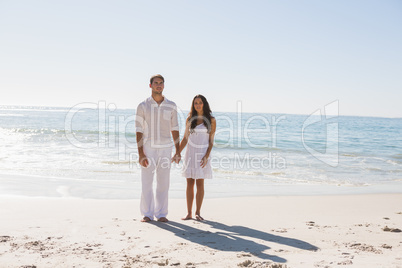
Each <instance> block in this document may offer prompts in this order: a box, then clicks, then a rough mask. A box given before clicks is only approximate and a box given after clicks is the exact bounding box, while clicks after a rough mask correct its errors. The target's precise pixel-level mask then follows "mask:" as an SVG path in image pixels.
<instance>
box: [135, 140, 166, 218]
mask: <svg viewBox="0 0 402 268" xmlns="http://www.w3.org/2000/svg"><path fill="white" fill-rule="evenodd" d="M144 153H145V156H146V157H147V159H148V166H147V167H146V168H145V167H143V166H141V181H142V192H141V202H140V209H141V214H142V215H143V217H148V218H150V219H151V220H153V218H154V216H155V217H156V218H157V219H159V218H161V217H166V216H167V214H168V192H169V185H170V166H171V157H172V156H171V155H172V148H171V147H170V148H163V149H154V148H151V146H150V145H147V144H145V145H144ZM154 174H156V192H155V198H154V192H153V181H154Z"/></svg>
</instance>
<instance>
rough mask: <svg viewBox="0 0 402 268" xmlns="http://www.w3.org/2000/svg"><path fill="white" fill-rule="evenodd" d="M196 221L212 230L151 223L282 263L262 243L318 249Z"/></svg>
mask: <svg viewBox="0 0 402 268" xmlns="http://www.w3.org/2000/svg"><path fill="white" fill-rule="evenodd" d="M200 224H207V225H210V226H211V227H212V228H213V230H216V232H211V231H203V230H200V229H197V228H194V227H191V226H188V225H185V224H182V223H179V222H174V221H169V222H167V223H160V222H155V226H157V227H159V228H161V229H165V230H167V231H170V232H172V233H174V234H175V235H176V236H178V237H181V238H183V239H186V240H188V241H190V242H192V243H196V244H199V245H202V246H205V247H209V248H212V249H216V250H221V251H234V252H236V251H237V252H243V253H244V252H248V253H250V254H252V255H254V256H257V257H259V258H261V259H265V260H271V261H274V262H280V263H284V262H286V259H284V258H281V257H279V256H276V255H270V254H267V253H265V252H264V251H266V250H268V249H270V247H269V246H267V245H264V242H273V243H278V244H282V245H286V246H290V247H294V248H298V249H302V250H309V251H316V250H318V248H317V247H316V246H314V245H312V244H310V243H307V242H305V241H302V240H298V239H294V238H289V237H284V236H278V235H273V234H270V233H265V232H262V231H259V230H255V229H251V228H248V227H244V226H228V225H225V224H222V223H219V222H214V221H207V220H205V221H202V222H200Z"/></svg>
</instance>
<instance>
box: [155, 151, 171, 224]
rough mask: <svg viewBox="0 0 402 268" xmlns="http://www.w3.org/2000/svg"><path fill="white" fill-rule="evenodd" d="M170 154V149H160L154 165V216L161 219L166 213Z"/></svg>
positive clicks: (162, 219)
mask: <svg viewBox="0 0 402 268" xmlns="http://www.w3.org/2000/svg"><path fill="white" fill-rule="evenodd" d="M171 155H172V150H171V149H160V151H159V156H160V157H159V159H158V160H159V161H158V163H157V166H156V183H157V184H156V205H155V216H156V218H158V219H160V220H161V221H165V218H166V216H167V214H168V198H169V186H170V166H171Z"/></svg>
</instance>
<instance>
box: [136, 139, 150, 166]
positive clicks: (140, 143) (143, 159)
mask: <svg viewBox="0 0 402 268" xmlns="http://www.w3.org/2000/svg"><path fill="white" fill-rule="evenodd" d="M142 136H143V135H142V132H136V137H137V147H138V161H139V162H140V165H141V166H143V167H147V166H148V159H147V156H146V155H145V153H144V139H143V138H142Z"/></svg>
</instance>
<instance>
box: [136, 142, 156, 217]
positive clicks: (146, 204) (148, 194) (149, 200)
mask: <svg viewBox="0 0 402 268" xmlns="http://www.w3.org/2000/svg"><path fill="white" fill-rule="evenodd" d="M147 149H148V148H147ZM144 150H145V146H144ZM145 155H146V156H147V158H148V163H149V165H148V167H146V168H145V167H141V183H142V191H141V202H140V210H141V215H143V217H144V219H145V217H148V218H149V219H150V220H153V218H154V208H155V203H154V193H153V188H152V183H153V180H154V173H155V168H156V165H155V159H156V158H155V152H154V151H153V150H150V149H148V150H146V152H145Z"/></svg>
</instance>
